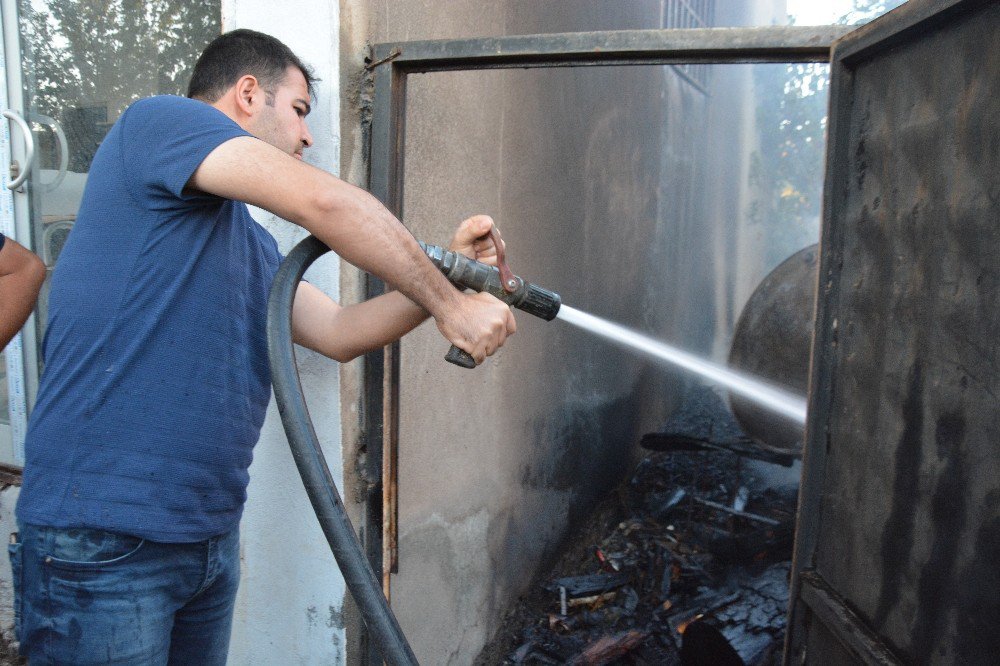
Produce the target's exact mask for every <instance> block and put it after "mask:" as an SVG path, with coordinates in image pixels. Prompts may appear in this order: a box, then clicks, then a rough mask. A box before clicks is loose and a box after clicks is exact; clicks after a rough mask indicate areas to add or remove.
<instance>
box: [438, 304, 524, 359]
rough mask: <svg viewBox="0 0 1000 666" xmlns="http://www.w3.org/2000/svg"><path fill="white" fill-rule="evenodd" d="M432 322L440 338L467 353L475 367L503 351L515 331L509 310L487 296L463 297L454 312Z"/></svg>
mask: <svg viewBox="0 0 1000 666" xmlns="http://www.w3.org/2000/svg"><path fill="white" fill-rule="evenodd" d="M434 321H435V322H436V323H437V326H438V330H440V331H441V334H442V335H444V337H446V338H448V340H450V341H451V343H452V344H454V345H456V346H458V347H460V348H461V349H464V350H465V351H467V352H468V353H469V354H470V355H471V356H472V358H474V359H475V361H476V364H477V365H478V364H480V363H482V362H483V361H485V360H486V357H487V356H492V355H493V354H494V352H496V350H498V349H500V347H503V343H504V342H505V341H506V340H507V337H508V336H511V335H514V332H515V331H516V330H517V323H516V322H515V321H514V314H513V313H512V312H511V311H510V306H509V305H507V304H506V303H504V302H503V301H501V300H500V299H498V298H496V297H495V296H493V295H492V294H487V293H478V294H463V295H462V297H461V299H460V300H459V304H458V307H457V308H455V309H453V310H451V311H449V313H448V316H446V317H444V316H439V317H437V318H435V320H434Z"/></svg>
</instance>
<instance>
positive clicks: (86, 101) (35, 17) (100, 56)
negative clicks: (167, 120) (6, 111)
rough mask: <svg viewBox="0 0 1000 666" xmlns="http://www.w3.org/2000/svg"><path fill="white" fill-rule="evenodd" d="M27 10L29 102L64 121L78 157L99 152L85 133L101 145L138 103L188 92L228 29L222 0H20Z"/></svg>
mask: <svg viewBox="0 0 1000 666" xmlns="http://www.w3.org/2000/svg"><path fill="white" fill-rule="evenodd" d="M19 11H20V16H21V35H22V37H21V39H22V44H21V48H22V52H23V54H24V76H25V94H26V96H27V97H26V100H25V101H26V107H27V108H29V109H31V110H33V111H34V112H36V113H40V114H44V115H46V116H50V117H52V118H55V119H57V120H59V121H60V122H61V123H62V124H63V126H64V127H65V129H66V133H67V137H68V138H69V139H70V142H71V144H77V145H75V146H74V147H75V148H77V151H76V153H75V155H76V157H77V160H76V161H79V156H80V152H79V151H80V150H83V152H84V155H86V153H88V152H91V151H87V150H86V148H85V146H83V145H81V141H82V140H83V137H81V136H80V133H81V132H84V133H86V134H88V135H90V136H88V137H87V138H86V141H84V143H88V144H94V147H96V143H99V142H100V140H101V139H102V138H103V131H102V129H103V130H104V131H106V128H107V126H108V124H109V123H111V122H113V121H114V120H115V119H116V118H117V117H118V115H119V114H120V113H121V112H122V111H123V110H124V109H125V108H126V107H127V106H128V105H129V104H130V103H132V102H133V101H135V100H137V99H140V98H142V97H147V96H150V95H155V94H183V92H184V89H185V88H186V86H187V81H188V79H189V77H190V74H191V68H192V67H193V66H194V62H195V59H196V58H197V56H198V54H199V53H200V52H201V49H202V48H203V47H204V46H205V44H207V43H208V42H209V41H210V40H211V39H212V38H213V37H215V36H216V35H218V34H219V32H220V14H221V12H220V7H219V3H218V2H190V0H46V1H45V2H39V1H38V0H20V2H19ZM95 133H96V134H99V136H96V137H95V136H93V135H94V134H95ZM95 139H96V143H95ZM73 152H74V151H71V153H73ZM85 161H87V163H89V158H87V159H86V160H85ZM77 168H79V165H77Z"/></svg>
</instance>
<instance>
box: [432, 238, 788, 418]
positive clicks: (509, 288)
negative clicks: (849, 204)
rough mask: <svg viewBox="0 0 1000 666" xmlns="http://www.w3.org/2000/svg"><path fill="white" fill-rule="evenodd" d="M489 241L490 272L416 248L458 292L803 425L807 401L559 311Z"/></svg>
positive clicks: (549, 294)
mask: <svg viewBox="0 0 1000 666" xmlns="http://www.w3.org/2000/svg"><path fill="white" fill-rule="evenodd" d="M495 233H496V232H495V231H491V234H495ZM493 241H494V245H495V246H496V248H497V265H496V266H489V265H487V264H484V263H482V262H479V261H476V260H474V259H470V258H468V257H466V256H465V255H463V254H461V253H458V252H453V251H450V250H445V249H444V248H442V247H438V246H437V245H427V244H426V243H420V247H421V248H422V249H423V250H424V252H425V253H426V254H427V256H428V257H429V258H430V260H431V261H432V262H433V263H434V265H435V266H437V267H438V268H439V269H440V270H441V272H442V273H444V274H445V276H446V277H447V278H448V279H449V280H451V282H452V283H453V284H455V285H456V286H458V287H460V288H463V289H472V290H474V291H485V292H488V293H490V294H492V295H494V296H496V297H497V298H499V299H500V300H501V301H503V302H504V303H507V304H508V305H510V306H511V307H515V308H518V309H520V310H523V311H524V312H527V313H528V314H532V315H534V316H536V317H540V318H542V319H544V320H545V321H552V320H553V319H555V318H557V317H558V318H559V319H561V320H563V321H565V322H566V323H568V324H572V325H574V326H577V327H579V328H582V329H584V330H587V331H590V332H591V333H594V334H595V335H599V336H601V337H603V338H605V339H608V340H611V341H613V342H616V343H618V344H620V345H622V346H624V347H628V348H629V349H634V350H636V351H640V352H643V353H645V354H649V355H650V356H653V357H655V358H657V359H660V360H662V361H666V362H668V363H670V364H672V365H675V366H678V367H680V368H682V369H684V370H687V371H689V372H693V373H695V374H697V375H699V376H701V377H702V378H704V379H707V380H708V381H710V382H712V383H714V384H718V385H720V386H723V387H725V388H727V389H728V390H729V391H730V392H732V393H734V394H737V395H739V396H742V397H744V398H746V399H747V400H751V401H753V402H755V403H757V404H758V405H760V406H761V407H764V408H765V409H769V410H771V411H773V412H775V413H777V414H779V415H781V416H784V417H786V418H788V419H790V420H792V421H794V422H795V423H798V424H801V425H805V422H806V401H805V400H804V399H803V398H801V397H800V396H797V395H794V394H792V393H789V392H787V391H784V390H782V389H780V388H778V387H775V386H771V385H770V384H767V383H765V382H762V381H760V380H758V379H754V378H752V377H747V376H745V375H742V374H740V373H738V372H734V371H732V370H730V369H728V368H726V367H725V366H722V365H718V364H716V363H712V362H711V361H706V360H704V359H702V358H699V357H697V356H695V355H693V354H690V353H688V352H685V351H682V350H680V349H677V348H676V347H672V346H670V345H667V344H664V343H662V342H659V341H657V340H654V339H652V338H649V337H647V336H645V335H642V334H640V333H637V332H635V331H631V330H629V329H627V328H625V327H624V326H619V325H618V324H613V323H611V322H609V321H605V320H603V319H600V318H599V317H595V316H593V315H590V314H587V313H586V312H581V311H580V310H577V309H575V308H571V307H569V306H563V304H562V299H561V298H560V297H559V294H557V293H555V292H553V291H549V290H548V289H543V288H541V287H539V286H538V285H534V284H531V283H530V282H526V281H525V280H523V279H521V278H519V277H517V276H516V275H514V274H513V272H511V270H510V268H509V267H508V266H507V263H506V261H505V259H504V254H503V243H502V242H501V241H500V239H499V237H494V239H493ZM445 359H446V360H447V361H449V362H450V363H454V364H455V365H459V366H461V367H463V368H474V367H476V362H475V360H474V359H473V358H472V356H471V355H470V354H468V353H467V352H465V351H462V350H461V349H459V348H458V347H456V346H454V345H452V347H451V349H450V350H449V351H448V354H447V355H446V356H445Z"/></svg>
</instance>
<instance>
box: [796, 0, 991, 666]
mask: <svg viewBox="0 0 1000 666" xmlns="http://www.w3.org/2000/svg"><path fill="white" fill-rule="evenodd" d="M831 84H832V89H831V97H830V108H831V114H830V116H831V119H830V125H829V133H830V134H829V143H828V146H829V148H828V161H827V176H826V192H825V195H824V209H825V210H824V214H823V233H822V246H821V264H820V278H819V292H818V294H819V299H818V306H817V307H818V310H817V320H816V321H817V326H816V338H815V340H814V346H813V371H812V377H811V380H810V382H811V386H810V417H809V423H808V426H807V427H808V431H807V437H806V453H805V461H804V476H803V487H802V501H801V504H800V519H799V529H798V533H797V536H796V556H795V558H796V559H795V565H794V573H795V577H794V580H793V588H792V599H793V608H792V618H791V620H792V622H791V626H790V631H789V639H788V641H789V642H788V646H787V647H788V649H787V650H786V655H785V663H786V664H791V663H795V664H799V663H808V664H844V663H869V664H873V663H876V664H885V663H921V664H937V663H942V664H943V663H962V664H987V663H989V664H995V663H997V662H998V659H1000V465H998V464H997V463H998V459H1000V419H998V413H1000V412H998V407H1000V348H998V334H997V332H998V331H1000V307H998V305H1000V252H998V251H997V248H998V247H1000V224H998V221H1000V164H998V161H1000V3H997V2H996V1H995V0H911V1H910V2H909V3H907V4H906V5H904V6H903V7H902V8H900V9H899V10H896V11H894V12H892V13H890V14H888V15H886V16H885V17H883V18H881V19H879V20H876V21H875V22H873V23H871V24H869V25H867V26H865V27H864V28H861V29H859V30H857V31H855V32H853V33H851V34H849V35H847V36H846V37H844V38H843V39H842V40H840V41H839V42H837V44H836V45H835V47H834V50H833V55H832V58H831Z"/></svg>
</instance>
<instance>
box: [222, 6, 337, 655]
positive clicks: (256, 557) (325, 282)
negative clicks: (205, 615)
mask: <svg viewBox="0 0 1000 666" xmlns="http://www.w3.org/2000/svg"><path fill="white" fill-rule="evenodd" d="M222 25H223V30H224V31H228V30H234V29H236V28H251V29H254V30H260V31H262V32H267V33H268V34H271V35H274V36H275V37H277V38H279V39H281V40H282V41H283V42H285V43H286V44H287V45H288V46H289V47H290V48H291V49H292V50H293V51H295V53H296V54H297V55H298V56H299V57H300V58H302V60H303V61H304V62H306V63H307V64H308V65H310V66H311V67H313V68H314V70H315V73H316V75H317V76H319V77H320V79H322V80H321V81H320V82H319V83H318V84H317V86H316V90H317V99H316V100H315V104H314V105H313V111H312V113H311V114H310V116H309V125H310V129H311V130H312V134H313V137H314V138H315V141H316V143H315V145H314V147H313V148H311V149H309V150H307V151H306V161H307V162H309V163H311V164H313V165H315V166H317V167H320V168H322V169H325V170H327V171H330V172H332V173H338V171H339V167H340V164H339V156H340V106H339V103H338V98H339V94H340V84H339V78H338V53H337V44H338V34H339V10H338V6H337V3H335V2H330V3H319V2H315V0H312V1H309V0H290V1H286V2H282V3H274V2H266V1H264V0H223V3H222ZM255 217H256V218H257V219H258V221H260V222H261V224H263V225H264V226H265V227H266V228H267V229H268V230H269V231H270V232H271V233H272V234H274V236H275V238H277V239H278V244H279V246H280V247H281V250H282V252H288V251H289V250H290V249H291V248H292V247H293V246H294V244H295V243H296V242H298V241H299V240H300V239H301V238H303V237H304V236H305V233H304V232H302V231H301V230H300V229H299V228H298V227H294V226H293V225H291V224H289V223H287V222H284V221H282V220H279V219H277V218H275V217H274V216H273V215H270V214H268V213H265V212H263V211H255ZM307 277H308V279H309V280H310V282H312V283H313V284H315V285H316V286H318V287H319V288H321V289H323V290H324V291H325V292H327V293H329V294H331V295H336V294H337V292H338V280H339V266H338V262H337V261H336V259H335V258H334V257H333V255H332V254H331V255H327V256H326V257H324V258H323V259H321V260H320V261H318V262H317V263H316V264H315V265H314V266H313V268H312V269H310V271H309V273H308V275H307ZM296 353H297V354H298V357H299V371H300V373H301V376H302V383H303V385H304V387H305V390H306V395H307V399H308V401H309V406H310V411H311V413H312V417H313V421H314V424H315V427H316V432H317V434H318V435H319V438H320V441H321V442H323V445H324V450H325V452H326V455H327V463H328V464H329V466H330V470H331V472H332V474H333V477H334V479H336V480H337V483H338V484H340V485H342V484H343V465H342V456H341V427H340V390H339V380H338V368H337V364H336V363H334V362H333V361H329V360H327V359H325V358H322V357H320V356H318V355H316V354H313V353H311V352H307V351H306V350H303V349H301V348H297V350H296ZM248 493H249V499H248V501H247V506H246V513H245V514H244V518H243V522H242V525H241V530H242V559H243V577H242V582H241V585H240V593H239V598H238V600H237V608H236V618H235V622H234V627H233V641H232V646H231V648H230V660H229V661H230V664H234V665H235V666H239V665H242V664H337V663H343V662H344V658H345V657H344V644H345V636H344V629H343V619H342V609H343V602H344V589H345V588H344V582H343V579H342V577H341V575H340V572H339V570H338V568H337V565H336V563H335V562H334V559H333V556H332V555H331V554H330V549H329V546H328V545H327V543H326V539H325V538H324V536H323V533H322V531H321V530H320V527H319V523H318V522H317V521H316V517H315V515H314V514H313V511H312V507H311V506H310V504H309V500H308V498H307V497H306V494H305V491H304V489H303V487H302V482H301V481H300V479H299V475H298V471H297V470H296V468H295V464H294V462H293V460H292V457H291V453H290V452H289V448H288V444H287V440H286V439H285V434H284V431H283V430H282V426H281V422H280V419H279V418H278V413H277V409H276V408H275V407H274V403H273V401H272V404H271V407H270V409H269V411H268V416H267V421H266V422H265V423H264V428H263V431H262V433H261V439H260V442H259V443H258V445H257V449H256V452H255V455H254V463H253V465H252V466H251V468H250V489H249V491H248Z"/></svg>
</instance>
